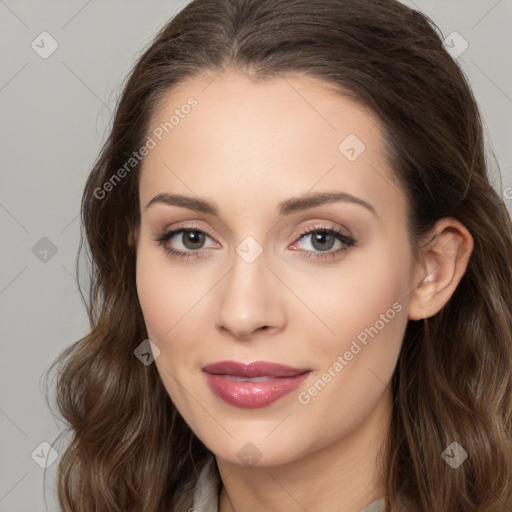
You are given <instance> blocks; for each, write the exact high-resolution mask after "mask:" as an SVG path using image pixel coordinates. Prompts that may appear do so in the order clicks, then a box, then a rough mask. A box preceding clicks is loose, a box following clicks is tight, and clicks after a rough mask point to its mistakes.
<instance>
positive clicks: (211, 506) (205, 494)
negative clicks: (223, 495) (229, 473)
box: [192, 456, 220, 512]
mask: <svg viewBox="0 0 512 512" xmlns="http://www.w3.org/2000/svg"><path fill="white" fill-rule="evenodd" d="M219 492H220V477H219V473H218V470H217V466H216V464H215V458H214V457H213V456H212V457H210V458H209V459H208V461H207V462H206V464H205V465H204V466H203V468H202V469H201V472H200V473H199V477H198V479H197V483H196V486H195V489H194V499H193V505H192V510H193V511H194V512H195V511H198V512H199V511H201V512H202V511H206V510H207V511H208V512H218V510H219V509H218V502H219Z"/></svg>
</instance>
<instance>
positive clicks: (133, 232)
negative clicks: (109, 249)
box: [124, 215, 139, 247]
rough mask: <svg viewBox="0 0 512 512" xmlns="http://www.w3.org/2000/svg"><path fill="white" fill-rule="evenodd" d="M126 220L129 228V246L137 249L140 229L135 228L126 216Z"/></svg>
mask: <svg viewBox="0 0 512 512" xmlns="http://www.w3.org/2000/svg"><path fill="white" fill-rule="evenodd" d="M124 220H125V221H126V225H127V226H128V246H129V247H134V246H135V247H136V246H137V243H138V241H139V229H138V227H136V228H134V227H133V225H132V223H131V222H130V220H129V219H128V216H127V215H125V217H124Z"/></svg>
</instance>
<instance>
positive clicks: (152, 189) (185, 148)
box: [131, 69, 473, 512]
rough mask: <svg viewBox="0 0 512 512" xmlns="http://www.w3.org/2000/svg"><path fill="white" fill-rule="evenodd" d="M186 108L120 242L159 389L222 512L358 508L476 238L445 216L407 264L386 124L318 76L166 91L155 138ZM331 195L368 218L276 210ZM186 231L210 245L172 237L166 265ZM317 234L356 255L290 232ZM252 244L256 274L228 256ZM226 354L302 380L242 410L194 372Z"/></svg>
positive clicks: (322, 210)
mask: <svg viewBox="0 0 512 512" xmlns="http://www.w3.org/2000/svg"><path fill="white" fill-rule="evenodd" d="M190 96H194V97H195V98H196V99H197V100H198V105H197V107H195V108H194V109H193V110H192V111H191V112H190V114H188V115H187V116H185V117H184V118H183V119H180V122H179V124H178V125H176V126H175V127H174V129H173V130H172V132H170V133H169V134H167V135H164V137H163V138H162V141H160V142H159V143H158V144H157V146H156V147H155V148H154V149H152V150H151V151H150V152H149V154H148V155H147V156H146V157H145V159H144V162H143V167H142V174H141V177H140V178H141V179H140V207H141V223H140V226H139V228H138V229H137V230H136V231H135V232H134V233H133V239H132V240H131V241H133V242H135V243H136V247H137V276H136V278H137V291H138V296H139V300H140V304H141V307H142V311H143V315H144V319H145V323H146V326H147V330H148V335H149V338H150V339H151V340H152V342H153V343H154V344H155V345H156V346H157V347H158V348H159V350H160V355H159V356H158V357H157V359H156V360H155V364H156V365H157V368H158V371H159V374H160V376H161V378H162V381H163V384H164V385H165V388H166V389H167V391H168V393H169V396H170V397H171V399H172V400H173V402H174V404H175V405H176V407H177V408H178V410H179V411H180V413H181V414H182V416H183V417H184V419H185V421H186V422H187V423H188V425H189V426H190V428H191V429H192V430H193V431H194V433H195V434H196V435H197V436H198V437H199V438H200V439H201V441H202V442H203V443H204V444H205V445H206V446H207V447H208V448H209V449H210V450H211V451H212V452H213V453H214V454H215V456H216V460H217V464H218V467H219V471H220V474H221V477H222V480H223V488H222V491H221V495H220V500H219V506H220V511H221V512H227V511H233V510H236V511H237V512H252V511H261V510H266V511H282V510H287V511H292V512H293V511H299V510H308V511H309V512H315V511H325V510H344V511H346V512H357V511H359V510H361V509H362V508H364V507H365V506H366V505H368V504H369V503H370V502H372V501H373V500H375V499H377V498H380V497H383V496H384V484H383V478H382V474H381V472H380V469H379V465H378V460H377V458H378V455H379V450H380V449H381V447H382V445H383V443H384V440H385V437H386V435H387V432H388V427H389V422H390V414H391V407H392V405H391V404H392V394H391V388H390V382H391V378H392V375H393V371H394V369H395V366H396V363H397V359H398V354H399V350H400V347H401V343H402V339H403V335H404V331H405V328H406V325H407V322H408V320H421V319H423V318H427V317H429V316H432V315H434V314H435V313H436V312H437V311H439V310H440V309H441V308H442V307H443V306H444V304H446V302H447V301H448V300H449V298H450V296H451V295H452V294H453V291H454V290H455V288H456V286H457V284H458V283H459V281H460V279H461V277H462V275H463V274H464V271H465V269H466V266H467V262H468V259H469V256H470V253H471V250H472V248H473V240H472V238H471V235H470V234H469V232H468V231H467V229H466V228H465V227H464V226H463V225H462V224H460V223H459V222H458V221H457V220H456V219H442V220H441V221H439V222H438V223H437V224H436V226H435V228H434V230H433V231H432V233H430V236H429V237H428V240H430V239H431V238H433V241H432V242H430V243H429V244H426V245H425V246H424V247H423V248H422V249H421V253H420V258H419V259H418V261H414V260H413V255H412V252H411V247H410V245H409V241H408V237H407V230H406V211H407V202H406V199H405V196H404V194H403V193H402V192H401V191H400V189H399V188H397V185H396V184H395V183H394V182H393V180H392V178H391V176H392V174H391V172H392V171H391V169H390V168H389V166H388V163H387V161H386V158H385V153H384V147H383V132H382V128H381V126H380V124H379V123H378V122H377V119H376V118H375V116H374V115H373V114H372V113H371V112H370V111H368V110H366V109H364V108H363V107H361V106H359V105H358V104H356V103H354V102H353V101H351V100H349V99H348V98H346V97H343V96H341V95H340V94H336V93H335V92H334V91H333V90H332V89H328V88H327V87H326V86H325V84H322V83H321V82H319V81H317V80H316V79H311V78H307V77H305V76H302V75H294V76H287V77H286V78H284V77H276V78H273V79H271V80H268V81H265V82H255V81H253V80H249V79H248V78H247V77H245V76H243V75H241V74H238V73H236V72H235V71H233V70H230V69H228V70H226V71H224V72H223V73H222V74H221V75H219V76H217V77H216V78H215V79H213V76H196V77H194V78H193V79H191V80H190V81H189V82H188V83H186V84H182V85H181V86H180V87H179V88H177V89H174V90H173V91H171V92H169V94H168V96H167V97H166V101H165V102H164V103H163V104H162V105H161V106H160V107H159V109H158V110H157V111H156V112H155V115H154V117H153V119H152V122H151V126H152V127H157V126H158V125H159V124H160V123H162V122H165V121H166V120H168V119H169V117H170V116H171V115H172V114H173V113H174V110H175V109H177V108H178V109H179V108H180V107H181V106H182V105H183V104H185V103H186V102H187V99H188V98H189V97H190ZM349 134H355V135H356V136H357V137H358V138H359V139H360V140H361V141H363V143H364V144H365V146H366V147H365V150H364V151H363V152H362V153H361V154H360V155H359V156H358V157H357V158H356V159H355V160H354V161H350V160H349V159H347V158H346V156H345V155H344V154H342V152H340V150H339V149H338V146H339V144H340V142H342V141H343V140H344V139H345V138H346V137H347V136H348V135H349ZM333 191H340V192H341V191H342V192H346V193H348V194H351V195H353V196H355V197H357V198H360V199H362V200H364V201H366V202H367V203H369V204H370V205H371V206H372V207H373V209H374V213H372V212H371V211H369V210H368V209H366V208H364V207H363V206H361V205H359V204H356V203H349V202H340V201H338V202H331V203H328V204H323V205H320V206H315V207H313V208H309V209H306V210H302V211H297V212H293V213H291V214H289V215H286V216H283V217H280V216H279V215H277V213H276V209H277V206H278V204H279V203H280V202H281V201H284V200H286V199H289V198H292V197H301V196H303V195H304V194H313V193H317V192H333ZM160 193H177V194H183V195H186V196H189V197H200V198H203V199H207V200H208V201H211V202H214V203H215V204H216V205H217V207H218V210H219V215H218V216H215V215H212V214H209V213H202V212H197V211H193V210H189V209H187V208H184V207H180V206H175V205H169V204H163V203H154V204H153V205H151V206H150V207H148V208H146V205H147V204H148V203H149V201H150V200H151V199H152V198H154V197H155V196H156V195H157V194H160ZM191 224H192V229H194V228H195V229H197V228H199V229H201V230H203V231H205V232H206V233H207V237H206V239H205V242H204V245H203V246H202V247H200V248H199V249H193V246H192V249H190V247H191V246H190V241H189V240H190V239H189V238H187V237H186V234H185V236H184V235H176V236H174V237H173V238H172V239H171V240H170V241H168V242H167V245H168V246H171V247H172V248H173V249H175V250H182V251H188V252H189V253H190V254H192V257H191V258H190V259H188V260H185V259H181V258H172V257H171V256H170V255H169V254H168V253H167V252H166V251H165V249H164V247H163V246H162V245H160V244H159V243H158V242H157V241H155V238H157V237H158V235H159V234H161V233H162V232H164V231H166V230H170V229H177V228H179V227H189V228H190V227H191ZM318 224H320V226H321V227H332V228H335V229H339V230H341V231H342V232H343V233H344V234H345V235H348V236H351V237H353V238H354V239H355V240H356V246H352V247H349V248H348V249H347V250H346V251H345V252H339V253H338V254H337V255H336V257H331V258H328V259H327V258H326V259H321V258H317V259H315V256H320V257H321V256H322V254H324V255H325V252H333V251H335V250H337V249H339V248H341V247H343V244H342V243H341V242H339V241H334V245H333V246H332V247H331V248H328V250H327V251H322V250H321V248H320V249H319V248H318V246H315V245H313V241H312V236H311V235H310V236H308V237H306V238H305V239H302V240H301V239H300V229H301V228H304V227H306V228H316V229H318ZM248 236H251V237H253V238H254V239H255V240H256V241H257V243H258V244H259V245H260V246H261V248H262V249H263V252H262V253H261V254H260V255H259V256H258V257H257V258H256V259H255V260H254V261H253V262H251V263H248V262H247V261H246V260H244V258H242V257H241V256H240V255H239V254H238V253H237V252H236V249H237V247H238V246H239V244H241V242H242V241H244V239H246V237H248ZM187 242H188V244H189V245H184V243H187ZM242 247H243V244H242ZM246 247H247V246H246ZM294 249H295V250H294ZM194 250H195V251H196V254H195V255H194ZM198 250H200V251H201V254H200V255H199V256H197V251H198ZM251 250H252V249H251ZM301 251H302V252H301ZM307 256H310V257H307ZM425 278H427V280H426V281H425ZM396 303H398V304H399V306H400V307H401V310H400V311H399V312H396V311H395V312H396V314H395V315H394V318H393V319H391V320H389V321H388V322H386V323H385V325H384V327H383V328H382V329H380V330H379V332H378V334H377V335H375V336H374V337H373V338H369V341H368V343H367V345H366V346H364V347H363V348H362V350H361V351H360V352H358V353H357V355H355V356H354V357H353V358H352V360H350V361H348V362H347V364H346V366H344V367H343V369H342V370H341V371H339V372H337V373H336V376H335V377H334V378H332V379H331V381H330V382H328V383H327V384H326V385H325V387H324V388H323V389H322V390H321V391H320V392H318V393H317V394H316V395H315V396H314V397H311V400H310V401H309V402H308V403H307V404H304V403H301V402H300V401H299V399H298V396H299V393H300V392H304V391H306V392H307V390H308V389H310V387H311V386H312V384H313V383H314V382H315V381H317V380H318V379H319V378H321V376H322V375H323V374H324V373H325V372H326V371H327V370H328V369H329V368H330V367H331V368H332V366H333V363H334V362H335V361H336V360H337V358H338V356H339V355H343V354H344V353H345V352H346V351H347V350H349V349H350V346H351V343H352V341H353V340H355V339H356V337H357V335H358V334H360V333H361V332H363V331H364V330H365V328H369V327H370V326H374V325H375V324H376V321H377V320H379V319H380V318H381V316H380V315H381V314H385V313H386V311H387V310H389V309H390V308H392V305H393V304H396ZM220 360H236V361H240V362H250V361H256V360H265V361H272V362H277V363H282V364H287V365H290V366H294V367H298V368H310V369H311V370H312V373H311V375H310V377H309V378H308V380H307V381H306V382H305V383H303V384H302V385H301V386H300V388H299V389H298V390H296V391H293V392H292V393H290V394H288V395H286V396H285V397H283V398H281V399H279V400H278V401H277V402H274V403H272V404H270V405H268V406H265V407H262V408H258V409H243V408H239V407H234V406H232V405H229V404H227V403H225V402H223V401H222V400H220V399H219V398H218V397H217V396H216V395H215V394H213V393H212V391H211V390H210V388H209V387H208V386H207V384H206V380H205V378H204V375H203V373H202V371H201V368H202V367H203V366H204V365H205V364H207V363H212V362H215V361H220ZM247 443H252V445H254V446H255V447H256V448H257V453H258V456H259V460H257V461H256V464H253V465H244V463H243V462H242V457H241V456H240V453H242V454H244V453H245V452H244V450H245V451H247V450H248V449H249V448H248V447H247Z"/></svg>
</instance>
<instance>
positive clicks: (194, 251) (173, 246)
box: [155, 226, 220, 259]
mask: <svg viewBox="0 0 512 512" xmlns="http://www.w3.org/2000/svg"><path fill="white" fill-rule="evenodd" d="M155 240H156V241H157V242H158V243H159V244H160V245H161V246H163V248H164V250H165V251H166V252H167V253H169V254H170V255H171V256H172V257H176V258H184V259H189V258H191V257H192V258H197V257H200V256H202V255H203V253H205V252H207V251H203V250H202V249H204V248H205V247H204V244H205V242H206V241H207V240H211V241H212V243H211V244H210V246H209V247H219V246H220V244H219V243H218V242H217V241H215V240H213V239H212V238H211V237H210V236H209V235H208V234H207V233H206V232H205V231H203V230H202V229H199V228H196V227H193V226H190V227H181V228H178V229H173V230H171V231H165V232H163V233H162V234H160V235H159V236H158V237H157V238H156V239H155ZM207 247H208V246H207Z"/></svg>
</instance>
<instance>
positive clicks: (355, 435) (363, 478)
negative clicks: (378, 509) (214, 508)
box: [216, 388, 392, 512]
mask: <svg viewBox="0 0 512 512" xmlns="http://www.w3.org/2000/svg"><path fill="white" fill-rule="evenodd" d="M391 410H392V393H391V389H390V388H387V389H386V391H385V392H384V394H383V395H382V397H381V400H379V402H378V404H377V405H376V407H375V408H374V410H373V411H372V412H371V414H370V415H369V416H367V417H366V418H365V419H364V420H363V421H362V422H361V423H359V424H358V425H356V426H355V427H354V428H353V429H352V431H351V432H350V433H349V434H348V435H346V436H344V437H343V438H341V439H338V440H337V441H336V442H335V443H332V444H330V445H328V446H324V447H322V448H321V449H318V450H314V451H311V452H310V453H308V454H307V455H305V456H303V457H301V458H300V459H296V460H293V461H291V462H287V463H285V464H282V465H279V466H266V467H262V466H252V467H244V466H239V465H236V464H233V463H231V462H229V461H226V460H223V459H220V458H218V457H217V459H216V460H217V466H218V468H219V472H220V476H221V479H222V483H223V485H222V489H221V493H220V498H219V512H253V511H254V512H260V511H261V510H265V511H268V512H279V511H283V510H286V511H290V512H295V511H297V512H299V511H301V512H303V511H304V510H307V511H308V512H320V511H325V510H343V512H360V511H361V510H362V509H364V508H365V507H366V506H367V505H369V504H370V503H371V502H372V501H375V500H377V499H379V498H383V497H384V495H385V484H384V478H383V474H382V468H381V460H380V458H379V456H380V454H381V451H382V450H383V448H384V446H385V443H386V440H387V435H388V433H389V425H390V420H391Z"/></svg>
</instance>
